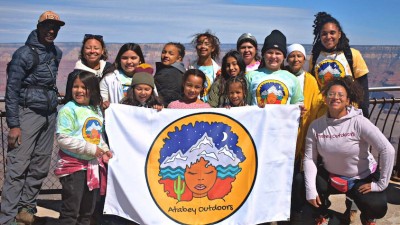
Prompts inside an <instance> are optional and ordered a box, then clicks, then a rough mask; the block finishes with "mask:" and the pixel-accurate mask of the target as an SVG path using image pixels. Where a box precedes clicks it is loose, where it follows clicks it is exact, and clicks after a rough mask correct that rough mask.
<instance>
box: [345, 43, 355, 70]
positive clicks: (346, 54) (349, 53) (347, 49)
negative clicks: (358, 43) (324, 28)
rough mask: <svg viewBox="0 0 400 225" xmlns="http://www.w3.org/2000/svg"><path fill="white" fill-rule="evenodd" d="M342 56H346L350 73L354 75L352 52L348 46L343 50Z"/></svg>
mask: <svg viewBox="0 0 400 225" xmlns="http://www.w3.org/2000/svg"><path fill="white" fill-rule="evenodd" d="M343 53H344V56H345V57H346V60H347V62H348V63H349V66H350V70H351V74H352V75H353V77H354V71H353V53H352V52H351V49H350V47H347V48H345V49H344V50H343Z"/></svg>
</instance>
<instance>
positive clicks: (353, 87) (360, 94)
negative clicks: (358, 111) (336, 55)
mask: <svg viewBox="0 0 400 225" xmlns="http://www.w3.org/2000/svg"><path fill="white" fill-rule="evenodd" d="M335 85H340V86H342V87H343V88H344V89H345V90H346V92H347V98H348V99H349V101H350V104H351V105H354V104H356V105H358V106H360V105H361V103H362V102H363V99H364V90H363V89H362V87H361V86H360V84H358V82H355V81H354V80H353V78H352V77H350V76H346V77H343V78H336V79H334V80H332V81H330V82H329V83H328V84H326V85H325V86H324V87H323V88H322V90H321V93H322V95H323V96H324V97H327V95H328V92H329V90H330V89H331V87H332V86H335Z"/></svg>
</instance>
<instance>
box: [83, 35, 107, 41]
mask: <svg viewBox="0 0 400 225" xmlns="http://www.w3.org/2000/svg"><path fill="white" fill-rule="evenodd" d="M84 38H85V39H90V38H94V39H99V40H103V35H98V34H85V37H84Z"/></svg>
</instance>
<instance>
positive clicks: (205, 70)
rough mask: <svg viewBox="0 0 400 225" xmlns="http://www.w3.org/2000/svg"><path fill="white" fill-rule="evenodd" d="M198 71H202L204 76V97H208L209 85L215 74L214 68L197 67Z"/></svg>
mask: <svg viewBox="0 0 400 225" xmlns="http://www.w3.org/2000/svg"><path fill="white" fill-rule="evenodd" d="M198 69H199V70H201V71H203V73H204V74H205V75H206V79H207V81H206V83H205V84H204V96H207V95H208V92H209V91H210V88H211V85H212V83H213V82H214V79H215V74H214V67H213V66H199V68H198Z"/></svg>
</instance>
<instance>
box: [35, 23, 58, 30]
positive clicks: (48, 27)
mask: <svg viewBox="0 0 400 225" xmlns="http://www.w3.org/2000/svg"><path fill="white" fill-rule="evenodd" d="M40 26H41V27H43V28H44V29H46V30H55V31H58V30H60V25H57V24H55V23H52V22H42V23H40Z"/></svg>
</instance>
